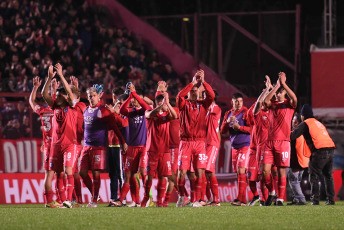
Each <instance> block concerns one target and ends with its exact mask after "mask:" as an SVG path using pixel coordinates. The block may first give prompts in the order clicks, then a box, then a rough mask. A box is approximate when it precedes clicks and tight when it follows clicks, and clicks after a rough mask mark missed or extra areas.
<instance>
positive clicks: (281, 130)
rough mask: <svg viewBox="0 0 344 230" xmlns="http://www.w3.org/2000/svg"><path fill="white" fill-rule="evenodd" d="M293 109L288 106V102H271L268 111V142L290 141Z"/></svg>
mask: <svg viewBox="0 0 344 230" xmlns="http://www.w3.org/2000/svg"><path fill="white" fill-rule="evenodd" d="M294 112H295V108H293V107H292V106H291V105H290V100H289V99H285V100H284V101H283V102H278V101H272V102H271V107H270V110H269V135H268V140H269V141H290V132H291V120H292V118H293V115H294Z"/></svg>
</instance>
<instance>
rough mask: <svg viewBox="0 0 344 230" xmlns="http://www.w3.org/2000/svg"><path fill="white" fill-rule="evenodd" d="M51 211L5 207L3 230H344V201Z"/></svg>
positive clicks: (103, 206)
mask: <svg viewBox="0 0 344 230" xmlns="http://www.w3.org/2000/svg"><path fill="white" fill-rule="evenodd" d="M324 203H325V202H321V203H320V205H319V206H311V205H309V204H308V205H307V206H284V207H276V206H271V207H259V206H254V207H234V206H231V205H230V204H229V203H222V206H221V207H203V208H193V207H183V208H176V207H175V204H170V207H169V208H155V207H150V208H126V207H121V208H108V207H106V204H99V205H98V208H74V209H73V208H72V209H47V208H44V207H43V205H0V229H2V230H5V229H35V230H37V229H77V230H78V229H80V230H81V229H82V230H86V229H149V230H152V229H163V230H167V229H192V230H196V229H211V230H215V229H344V202H337V203H336V205H334V206H325V205H324Z"/></svg>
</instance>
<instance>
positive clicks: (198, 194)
mask: <svg viewBox="0 0 344 230" xmlns="http://www.w3.org/2000/svg"><path fill="white" fill-rule="evenodd" d="M203 187H204V183H203V177H199V178H198V177H197V179H196V197H195V198H196V199H195V200H196V201H199V200H200V199H201V194H202V188H203Z"/></svg>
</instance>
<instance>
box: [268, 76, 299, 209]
mask: <svg viewBox="0 0 344 230" xmlns="http://www.w3.org/2000/svg"><path fill="white" fill-rule="evenodd" d="M278 75H279V78H278V81H277V83H276V85H275V87H274V88H273V89H272V90H271V91H270V92H269V94H268V95H267V96H266V98H265V100H264V105H265V106H266V107H267V108H268V109H269V134H268V139H267V142H266V149H265V151H264V155H263V177H264V181H265V185H266V187H267V188H268V190H269V197H268V199H267V200H266V202H265V205H267V206H269V205H271V203H272V201H273V200H274V199H275V198H276V197H277V195H276V193H275V191H274V189H273V184H272V181H271V175H270V173H271V166H272V165H273V164H275V165H276V166H277V170H278V197H277V202H276V204H277V205H279V206H282V205H283V201H284V195H285V191H286V185H287V179H286V167H289V162H290V132H291V120H292V118H293V114H294V112H295V108H296V106H297V98H296V95H295V94H294V92H293V91H292V90H291V89H290V88H289V87H288V85H287V84H286V80H287V78H286V75H285V73H283V72H280V73H279V74H278ZM275 94H276V100H272V97H273V96H274V95H275ZM286 95H288V97H289V99H287V98H286Z"/></svg>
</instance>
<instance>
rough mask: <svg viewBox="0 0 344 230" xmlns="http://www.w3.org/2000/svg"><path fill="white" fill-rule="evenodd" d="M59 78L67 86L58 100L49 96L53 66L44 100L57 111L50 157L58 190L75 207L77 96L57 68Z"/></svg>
mask: <svg viewBox="0 0 344 230" xmlns="http://www.w3.org/2000/svg"><path fill="white" fill-rule="evenodd" d="M54 68H55V70H56V73H57V75H58V76H59V77H60V80H61V82H62V84H63V87H60V88H59V89H58V90H57V93H56V100H54V99H53V98H52V97H51V96H50V95H49V93H48V87H49V85H50V83H51V81H52V78H53V77H54V75H55V73H54V72H53V67H52V66H50V67H49V72H48V79H47V81H46V82H45V84H44V87H43V92H42V95H43V98H44V100H45V101H46V102H47V104H48V105H49V106H50V107H52V109H53V110H54V118H53V131H52V145H51V151H52V153H51V157H50V158H49V163H50V168H51V169H52V170H54V171H55V172H56V174H57V177H58V178H57V187H58V188H59V195H60V199H61V201H62V202H63V206H64V207H67V208H71V207H72V203H71V200H72V195H73V189H74V177H73V164H74V162H75V160H76V159H75V158H76V156H75V143H76V126H77V114H76V111H75V109H74V108H73V107H72V106H71V105H70V104H69V103H71V104H73V103H74V104H75V97H74V95H73V92H72V90H71V88H70V86H69V85H68V83H67V81H66V79H65V78H64V76H63V74H62V66H61V65H60V64H59V63H57V64H56V65H55V67H54ZM63 171H64V172H65V174H66V175H67V197H66V194H65V192H64V189H63Z"/></svg>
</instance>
